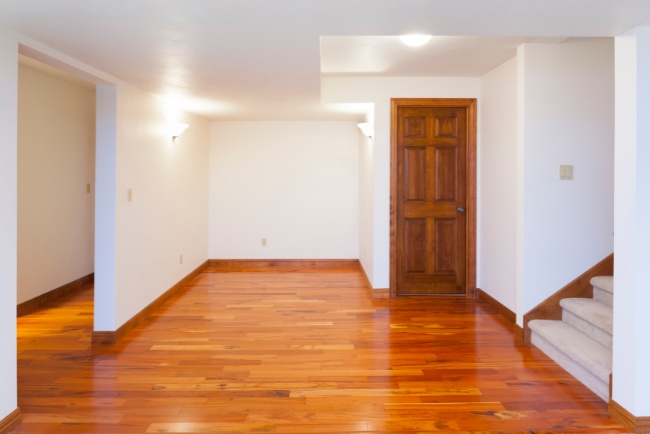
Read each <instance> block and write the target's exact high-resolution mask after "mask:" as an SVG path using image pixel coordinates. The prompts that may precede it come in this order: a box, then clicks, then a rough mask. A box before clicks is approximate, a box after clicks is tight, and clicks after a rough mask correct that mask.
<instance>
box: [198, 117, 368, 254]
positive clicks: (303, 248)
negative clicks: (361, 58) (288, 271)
mask: <svg viewBox="0 0 650 434" xmlns="http://www.w3.org/2000/svg"><path fill="white" fill-rule="evenodd" d="M210 140H211V147H210V248H209V254H210V258H213V259H357V258H358V257H359V226H358V221H359V211H358V201H359V168H358V155H359V130H358V128H357V127H356V125H355V123H353V122H214V123H212V127H211V138H210ZM262 238H266V239H267V245H266V246H262V242H261V239H262Z"/></svg>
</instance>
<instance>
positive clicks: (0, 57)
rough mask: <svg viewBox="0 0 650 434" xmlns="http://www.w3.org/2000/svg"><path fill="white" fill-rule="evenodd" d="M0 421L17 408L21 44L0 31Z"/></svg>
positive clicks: (10, 34)
mask: <svg viewBox="0 0 650 434" xmlns="http://www.w3.org/2000/svg"><path fill="white" fill-rule="evenodd" d="M0 131H2V134H1V135H0V204H1V205H0V348H2V351H1V352H0V420H2V419H4V418H5V417H6V416H8V415H9V414H10V413H11V412H13V411H14V410H15V409H16V407H17V398H16V395H17V386H16V290H17V286H16V285H17V283H16V282H17V271H16V267H17V263H18V260H17V255H18V253H17V246H18V244H17V243H18V217H17V215H18V201H17V194H18V154H17V147H18V41H17V40H16V37H15V36H14V35H13V34H12V33H9V32H5V31H4V30H2V29H0Z"/></svg>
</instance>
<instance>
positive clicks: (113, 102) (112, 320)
mask: <svg viewBox="0 0 650 434" xmlns="http://www.w3.org/2000/svg"><path fill="white" fill-rule="evenodd" d="M96 98H97V132H96V135H97V144H96V147H97V152H96V157H95V158H96V162H95V185H96V191H95V326H94V328H95V330H96V331H115V330H116V329H117V324H116V311H115V309H116V305H115V303H116V286H115V285H116V276H115V272H116V218H117V213H116V209H117V208H116V200H117V196H116V181H117V89H116V87H115V86H114V85H108V84H102V85H98V86H97V97H96Z"/></svg>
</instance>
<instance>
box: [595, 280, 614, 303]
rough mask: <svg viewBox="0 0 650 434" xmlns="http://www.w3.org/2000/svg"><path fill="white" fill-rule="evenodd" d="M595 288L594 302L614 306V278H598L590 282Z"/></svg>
mask: <svg viewBox="0 0 650 434" xmlns="http://www.w3.org/2000/svg"><path fill="white" fill-rule="evenodd" d="M590 283H591V286H593V287H594V300H597V301H599V302H601V303H603V304H606V305H608V306H614V277H613V276H596V277H594V278H593V279H591V281H590Z"/></svg>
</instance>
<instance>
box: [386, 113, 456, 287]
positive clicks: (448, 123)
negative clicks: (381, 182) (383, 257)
mask: <svg viewBox="0 0 650 434" xmlns="http://www.w3.org/2000/svg"><path fill="white" fill-rule="evenodd" d="M396 119H397V122H396V123H395V126H396V128H397V131H396V136H395V137H396V147H397V149H396V162H395V164H396V171H397V174H396V184H397V185H396V196H397V197H396V200H395V205H396V222H395V230H396V258H395V260H396V273H397V276H396V295H423V294H426V295H429V294H451V295H453V294H462V295H464V294H465V293H466V283H467V282H466V266H467V260H466V258H467V255H466V240H467V218H466V216H467V214H466V207H467V205H466V204H467V197H466V196H467V189H466V172H467V141H468V128H467V127H468V116H467V108H466V107H418V106H403V107H398V108H397V113H396Z"/></svg>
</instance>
